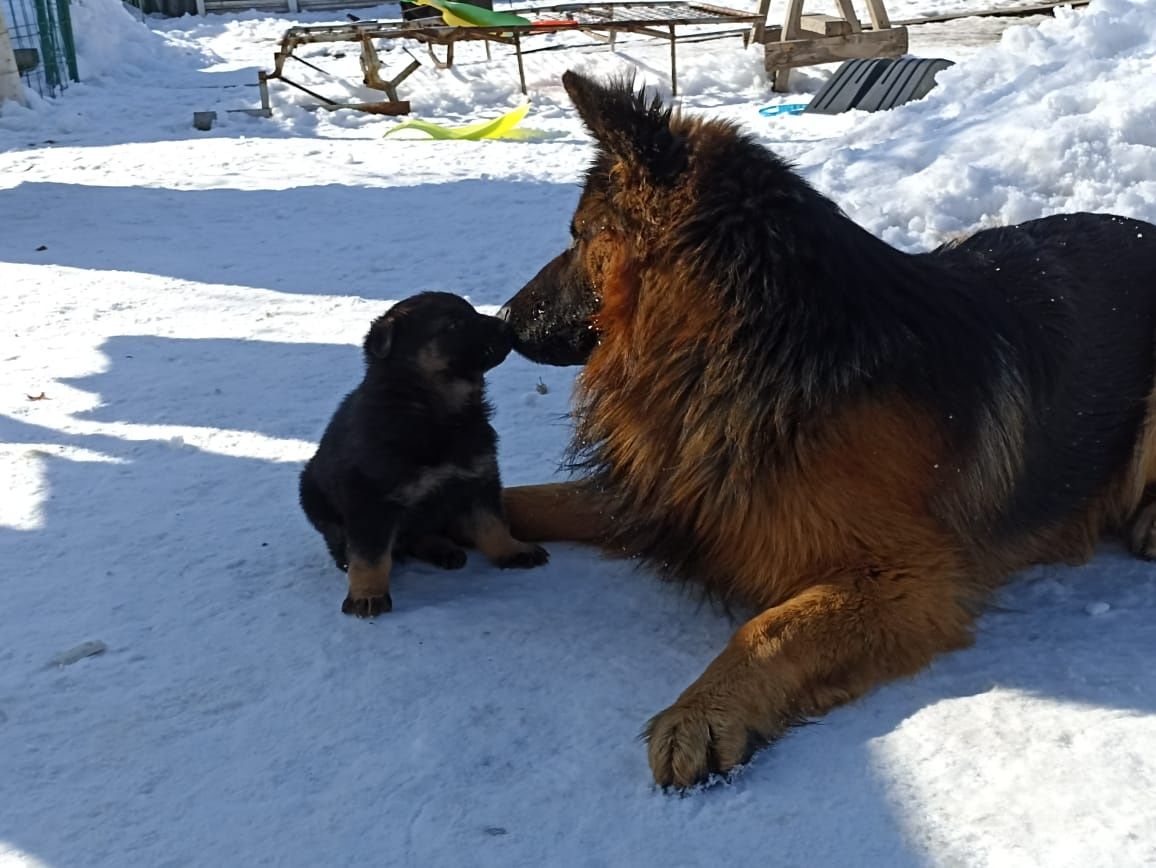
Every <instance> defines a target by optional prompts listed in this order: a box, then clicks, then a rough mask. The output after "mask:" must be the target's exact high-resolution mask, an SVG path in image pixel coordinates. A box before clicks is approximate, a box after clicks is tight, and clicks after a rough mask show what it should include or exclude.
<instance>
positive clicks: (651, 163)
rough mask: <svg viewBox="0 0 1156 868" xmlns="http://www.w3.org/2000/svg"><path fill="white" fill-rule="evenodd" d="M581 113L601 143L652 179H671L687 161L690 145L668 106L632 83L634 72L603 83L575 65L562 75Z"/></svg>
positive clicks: (609, 152) (613, 155) (587, 126)
mask: <svg viewBox="0 0 1156 868" xmlns="http://www.w3.org/2000/svg"><path fill="white" fill-rule="evenodd" d="M562 86H563V87H565V88H566V93H567V94H569V95H570V100H571V101H572V102H573V103H574V107H575V108H576V109H578V115H579V116H580V117H581V118H582V122H583V123H584V124H585V125H586V129H588V130H589V131H590V135H592V136H594V138H595V139H596V140H597V141H598V144H599V145H601V146H602V149H603V150H604V151H605V152H606V153H607V154H609V155H610V156H611V157H614V158H616V159H618V160H621V161H624V162H627V163H629V164H633V165H637V166H639V167H640V168H642V169H644V170H645V171H646V172H647V173H648V174H649V175H650V176H651V178H652V179H654V180H656V181H660V182H669V181H672V180H673V179H674V178H675V177H676V176H677V175H678V173H679V172H681V171H682V170H683V169H684V168H685V167H686V159H687V145H686V141H685V139H684V138H683V137H682V136H679V135H677V134H676V133H674V132H672V131H671V128H670V115H671V112H670V109H669V108H667V107H666V106H664V105H663V103H662V99H661V98H660V97H658V96H655V97H654V98H653V99H651V100H650V101H649V102H648V101H647V99H646V95H645V94H644V93H643V92H642V91H641V90H639V91H636V90H635V88H634V76H633V74H631V75H629V76H625V77H622V78H618V79H614V80H612V81H610V82H608V83H606V84H601V83H599V82H596V81H594V80H593V79H589V78H586V77H585V76H582V75H579V74H578V73H576V72H574V71H573V70H569V71H567V72H566V73H565V74H563V76H562Z"/></svg>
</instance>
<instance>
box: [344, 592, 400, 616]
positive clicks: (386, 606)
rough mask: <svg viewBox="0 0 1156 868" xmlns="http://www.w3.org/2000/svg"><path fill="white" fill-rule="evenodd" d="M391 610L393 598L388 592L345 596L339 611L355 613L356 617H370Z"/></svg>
mask: <svg viewBox="0 0 1156 868" xmlns="http://www.w3.org/2000/svg"><path fill="white" fill-rule="evenodd" d="M392 610H393V598H392V597H390V595H389V594H384V595H383V596H380V597H359V598H354V597H352V596H347V597H346V598H345V602H343V603H342V604H341V611H342V612H344V613H345V614H346V615H356V616H357V617H358V618H372V617H374V616H375V615H382V614H384V613H386V612H390V611H392Z"/></svg>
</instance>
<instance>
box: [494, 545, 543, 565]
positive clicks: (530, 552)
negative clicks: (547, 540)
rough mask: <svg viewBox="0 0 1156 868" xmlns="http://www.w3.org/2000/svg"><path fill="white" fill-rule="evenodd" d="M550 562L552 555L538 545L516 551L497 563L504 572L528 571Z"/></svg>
mask: <svg viewBox="0 0 1156 868" xmlns="http://www.w3.org/2000/svg"><path fill="white" fill-rule="evenodd" d="M549 560H550V553H549V552H548V551H546V550H545V549H544V548H542V547H541V546H536V545H527V546H526V547H525V548H524V549H521V550H520V551H516V552H514V553H513V554H509V555H506V556H505V557H503V558H500V559H499V560H498V561H497V564H498V566H499V567H501V568H502V569H503V570H509V569H517V570H528V569H531V568H532V567H540V566H542V564H544V563H546V562H547V561H549Z"/></svg>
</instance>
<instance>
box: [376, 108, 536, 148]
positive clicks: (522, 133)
mask: <svg viewBox="0 0 1156 868" xmlns="http://www.w3.org/2000/svg"><path fill="white" fill-rule="evenodd" d="M529 110H530V104H529V103H528V102H524V103H522V104H521V105H520V106H518V107H517V108H516V109H514V110H513V111H508V112H506V113H505V114H504V115H502V116H501V117H498V118H494V119H493V120H490V121H481V122H479V123H476V124H467V125H466V126H464V127H443V126H442V125H441V124H435V123H433V122H431V121H423V120H420V119H418V118H414V119H413V120H409V121H404V122H402V123H400V124H398V125H397V126H395V127H393V128H392V129H391V130H389V131H388V132H387V133H386V135H387V136H390V135H393V134H394V133H396V132H398V131H399V130H420V131H421V132H423V133H426V134H427V135H429V136H430V138H434V139H457V140H461V141H468V142H476V141H478V140H479V139H523V138H530V137H532V136H533V135H534V134H533V132H532V131H529V130H515V129H514V127H516V126H517V125H518V124H520V123H521V122H522V119H523V118H524V117H525V116H526V113H527V112H528V111H529Z"/></svg>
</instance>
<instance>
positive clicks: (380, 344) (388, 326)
mask: <svg viewBox="0 0 1156 868" xmlns="http://www.w3.org/2000/svg"><path fill="white" fill-rule="evenodd" d="M392 346H393V320H391V319H388V318H386V317H384V316H382V317H378V318H377V319H376V320H374V322H373V325H372V326H370V327H369V333H368V334H367V335H366V336H365V345H364V348H365V356H366V358H369V359H387V358H389V350H390V347H392Z"/></svg>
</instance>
